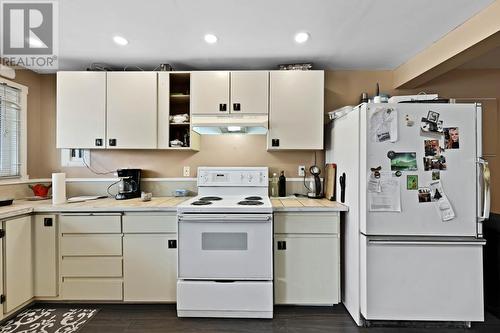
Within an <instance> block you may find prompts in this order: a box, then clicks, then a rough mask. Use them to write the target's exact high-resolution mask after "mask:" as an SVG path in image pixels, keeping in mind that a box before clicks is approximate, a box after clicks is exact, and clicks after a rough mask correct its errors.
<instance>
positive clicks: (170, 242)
mask: <svg viewBox="0 0 500 333" xmlns="http://www.w3.org/2000/svg"><path fill="white" fill-rule="evenodd" d="M168 248H169V249H176V248H177V240H176V239H169V240H168Z"/></svg>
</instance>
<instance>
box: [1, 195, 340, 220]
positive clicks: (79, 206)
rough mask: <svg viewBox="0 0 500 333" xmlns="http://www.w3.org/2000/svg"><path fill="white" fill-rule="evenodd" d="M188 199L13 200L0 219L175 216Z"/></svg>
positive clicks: (301, 201)
mask: <svg viewBox="0 0 500 333" xmlns="http://www.w3.org/2000/svg"><path fill="white" fill-rule="evenodd" d="M187 199H189V198H188V197H155V198H153V199H152V200H151V201H146V202H143V201H141V200H140V199H129V200H115V199H112V198H105V199H98V200H90V201H85V202H75V203H64V204H60V205H53V204H52V201H51V200H41V201H26V200H16V201H14V203H13V204H12V205H10V206H4V207H0V219H6V218H10V217H14V216H19V215H24V214H30V213H71V212H175V211H176V210H177V205H178V204H179V203H181V202H183V201H185V200H187ZM271 202H272V205H273V210H274V211H325V212H326V211H337V212H338V211H347V210H348V208H347V206H345V205H343V204H340V203H337V202H335V201H328V200H326V199H307V198H272V199H271Z"/></svg>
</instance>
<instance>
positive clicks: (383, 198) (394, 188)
mask: <svg viewBox="0 0 500 333" xmlns="http://www.w3.org/2000/svg"><path fill="white" fill-rule="evenodd" d="M368 178H369V180H368V183H369V184H368V186H367V189H368V191H367V192H368V193H367V194H368V210H369V211H370V212H401V181H400V177H396V176H394V175H393V173H392V172H381V173H380V178H378V179H376V180H375V179H373V176H372V175H370V176H369V177H368ZM377 181H378V186H374V185H375V184H374V183H376V182H377Z"/></svg>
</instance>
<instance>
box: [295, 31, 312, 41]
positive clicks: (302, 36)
mask: <svg viewBox="0 0 500 333" xmlns="http://www.w3.org/2000/svg"><path fill="white" fill-rule="evenodd" d="M308 39H309V33H307V32H298V33H297V34H295V41H296V42H297V43H299V44H302V43H305V42H307V40H308Z"/></svg>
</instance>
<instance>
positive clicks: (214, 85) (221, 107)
mask: <svg viewBox="0 0 500 333" xmlns="http://www.w3.org/2000/svg"><path fill="white" fill-rule="evenodd" d="M229 109H230V107H229V72H224V71H214V72H192V73H191V114H192V115H200V114H201V115H203V114H208V115H224V114H228V113H229Z"/></svg>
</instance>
